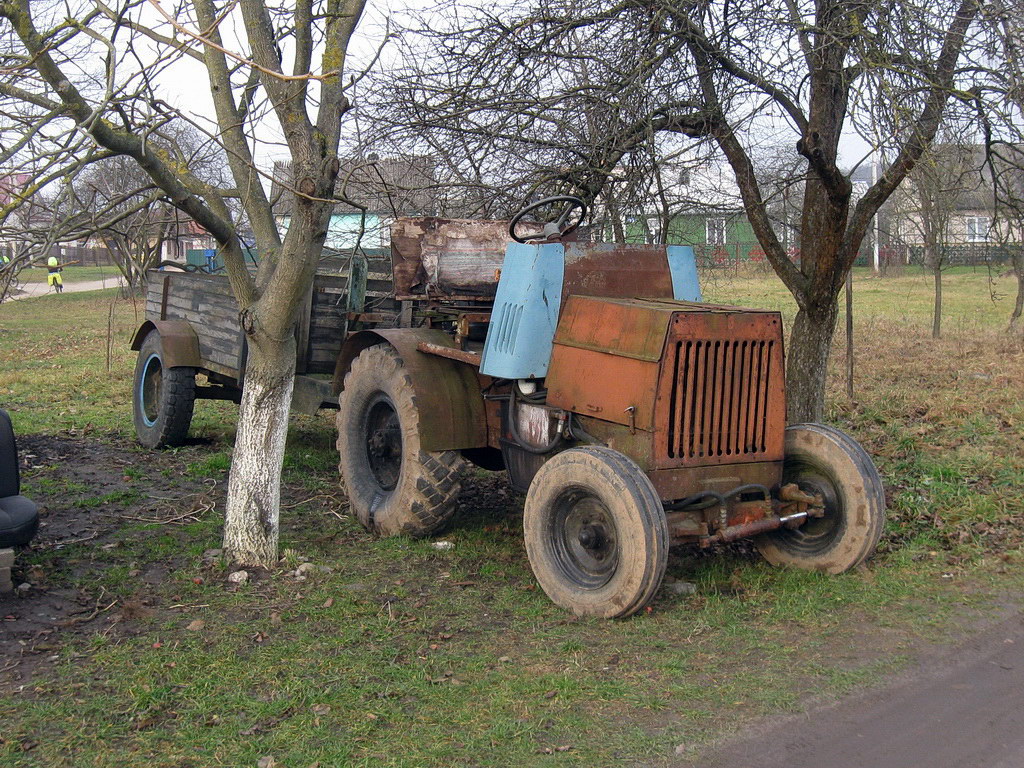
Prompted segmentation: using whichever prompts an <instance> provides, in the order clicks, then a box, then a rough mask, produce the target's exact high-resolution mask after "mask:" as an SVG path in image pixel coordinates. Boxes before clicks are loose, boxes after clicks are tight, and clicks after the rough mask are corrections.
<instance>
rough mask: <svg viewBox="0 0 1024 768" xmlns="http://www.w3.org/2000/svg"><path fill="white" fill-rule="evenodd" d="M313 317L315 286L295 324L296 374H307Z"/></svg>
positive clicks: (310, 288) (306, 298) (308, 292)
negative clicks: (310, 326)
mask: <svg viewBox="0 0 1024 768" xmlns="http://www.w3.org/2000/svg"><path fill="white" fill-rule="evenodd" d="M312 315H313V286H312V285H310V286H309V290H308V291H306V296H305V298H303V300H302V304H301V306H300V307H299V321H298V322H297V323H296V324H295V349H296V350H297V352H296V359H295V372H296V373H298V374H303V373H305V372H306V360H307V359H308V358H309V324H310V320H311V319H312Z"/></svg>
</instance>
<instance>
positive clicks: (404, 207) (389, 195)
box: [271, 154, 437, 216]
mask: <svg viewBox="0 0 1024 768" xmlns="http://www.w3.org/2000/svg"><path fill="white" fill-rule="evenodd" d="M291 182H292V168H291V163H289V162H275V163H274V183H273V185H272V189H271V200H272V201H273V203H274V212H275V213H277V214H279V215H285V216H287V215H288V214H289V213H290V212H291V205H292V196H291V195H290V194H288V190H287V187H289V186H291ZM436 187H437V178H436V173H435V163H434V160H433V158H430V157H425V156H422V155H413V156H409V157H389V158H380V157H377V155H373V154H371V155H368V156H366V157H350V158H345V159H342V161H341V170H340V171H339V172H338V183H337V187H336V189H335V195H336V196H337V197H339V198H344V199H347V200H350V201H352V203H355V205H353V204H348V203H343V202H339V203H338V204H337V205H336V206H335V207H334V211H335V213H356V212H359V211H360V210H361V208H360V206H365V208H366V211H367V213H380V214H384V215H389V216H421V215H433V214H434V213H435V211H434V209H435V207H436Z"/></svg>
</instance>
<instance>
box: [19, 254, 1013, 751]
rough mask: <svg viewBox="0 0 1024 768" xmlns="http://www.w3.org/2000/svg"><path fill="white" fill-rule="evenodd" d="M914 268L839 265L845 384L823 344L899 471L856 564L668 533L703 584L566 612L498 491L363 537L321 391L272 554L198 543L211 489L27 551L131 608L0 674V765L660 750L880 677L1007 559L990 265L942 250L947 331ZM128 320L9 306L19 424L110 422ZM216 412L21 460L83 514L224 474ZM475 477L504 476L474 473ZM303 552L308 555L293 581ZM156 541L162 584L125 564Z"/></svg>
mask: <svg viewBox="0 0 1024 768" xmlns="http://www.w3.org/2000/svg"><path fill="white" fill-rule="evenodd" d="M929 281H930V277H929V276H927V275H922V274H914V273H910V272H908V273H905V274H904V275H903V276H900V277H895V278H885V279H878V278H872V277H870V276H869V275H868V274H866V273H865V272H859V273H858V274H857V280H856V284H855V288H854V296H855V301H856V305H855V321H856V329H855V340H856V343H857V348H856V349H857V361H858V365H857V376H856V379H855V391H856V399H855V400H854V401H852V402H851V401H848V400H847V399H846V397H845V395H843V394H842V392H843V383H844V382H843V380H842V377H841V366H840V365H838V362H839V361H837V364H835V365H834V366H833V370H832V371H831V373H830V379H829V402H828V420H829V421H831V422H832V423H835V424H837V425H838V426H840V427H842V428H844V429H847V430H848V431H850V432H852V433H853V434H854V435H856V436H857V438H858V439H859V440H861V441H862V442H863V444H864V445H865V446H866V447H867V448H868V450H869V451H870V452H871V453H872V455H873V456H874V457H875V460H876V462H877V463H878V465H879V468H880V470H881V471H882V473H883V476H884V478H885V481H886V487H887V491H888V495H889V519H888V523H887V528H886V533H885V537H884V539H883V543H882V546H881V548H880V551H879V553H878V555H877V556H876V557H875V559H874V560H872V561H871V563H870V565H869V567H868V568H865V569H863V570H861V571H858V572H855V573H851V574H846V575H843V576H839V577H831V576H827V575H822V574H818V573H806V572H797V571H780V570H773V569H771V568H769V567H767V566H766V565H764V564H763V563H761V562H760V561H758V560H757V559H756V558H753V557H751V556H749V555H747V554H745V553H744V551H743V550H740V549H734V550H730V551H728V552H726V553H724V554H721V555H717V556H714V557H707V556H703V555H701V554H700V553H695V552H688V551H683V552H681V553H679V554H678V556H676V557H674V559H673V561H672V563H671V564H670V567H669V574H668V575H669V578H670V579H672V580H677V581H685V582H691V583H693V584H695V585H696V589H695V592H694V593H693V594H682V595H676V594H674V593H672V592H671V591H669V590H664V591H663V592H662V593H661V594H660V595H659V597H658V599H657V600H656V602H655V603H654V605H653V606H652V610H651V611H650V612H649V613H647V614H645V615H642V616H639V617H636V618H634V619H632V620H629V621H623V622H598V621H589V620H585V621H577V620H573V619H572V618H571V617H568V616H567V615H566V614H564V613H563V612H561V611H560V610H558V609H556V608H555V607H553V606H552V605H551V604H550V602H549V601H548V600H547V599H546V598H545V596H544V595H543V594H542V593H540V592H539V590H538V589H537V588H536V586H535V582H534V581H533V579H532V576H531V574H530V572H529V568H528V564H527V561H526V557H525V552H524V550H523V545H522V539H521V533H520V530H519V526H520V525H521V523H520V521H519V519H518V517H517V516H516V514H515V508H514V505H513V513H512V514H511V515H510V516H496V513H495V511H494V510H493V509H490V508H489V507H488V506H487V505H483V507H482V508H479V509H477V508H468V509H464V510H463V514H462V515H461V516H460V518H459V520H458V521H457V523H456V524H455V525H454V526H453V528H452V529H451V530H450V531H448V532H447V533H446V534H445V535H444V538H445V539H446V540H448V541H451V542H452V543H453V545H454V546H453V548H452V549H450V550H448V551H438V550H437V549H435V548H433V547H432V546H431V542H430V541H412V540H408V539H402V538H398V539H384V540H374V539H371V538H370V537H368V536H367V535H366V534H365V533H363V532H362V530H361V529H360V528H359V527H358V525H357V524H355V522H354V521H352V520H351V519H350V518H349V517H348V516H347V515H346V514H345V513H344V512H345V511H344V507H343V505H341V503H340V501H338V500H337V493H338V492H337V489H336V478H335V469H334V465H335V462H336V459H335V456H334V449H333V432H332V425H331V420H330V418H329V416H327V415H319V416H317V417H312V418H307V417H296V418H295V420H294V422H293V426H292V430H291V434H290V438H289V446H288V453H287V458H286V462H285V474H284V483H285V486H286V492H287V493H288V494H290V495H289V499H294V501H290V502H289V506H288V508H286V509H285V511H284V513H283V533H282V550H283V554H284V556H285V557H284V561H283V564H282V568H281V569H280V570H279V571H278V572H276V573H274V574H272V575H271V577H270V578H266V579H260V580H255V581H252V582H250V583H248V584H246V585H244V586H242V587H241V588H238V589H229V588H226V587H225V582H224V577H225V575H226V574H225V572H224V571H223V569H222V567H221V566H220V565H219V564H218V563H217V562H215V561H214V562H213V563H212V564H211V563H210V559H209V557H207V558H206V559H204V552H205V551H206V550H208V549H210V548H213V547H216V546H218V541H219V530H220V520H219V514H220V510H219V509H217V510H210V511H200V512H197V513H196V516H195V518H194V519H190V520H189V521H186V522H185V523H184V524H183V525H175V526H168V525H157V524H154V523H146V522H142V521H131V520H126V521H125V523H124V525H123V527H121V528H120V529H119V530H118V531H117V533H116V534H115V538H114V540H113V542H112V544H114V546H111V547H109V548H105V547H106V545H105V547H104V548H101V547H93V546H90V544H89V543H88V542H83V543H78V544H71V545H69V546H68V547H66V548H64V549H62V550H59V551H44V552H35V553H32V554H31V555H30V556H28V560H27V562H26V566H36V567H38V568H39V569H41V570H42V571H43V572H44V573H46V574H47V575H48V578H49V579H50V581H51V582H54V583H56V584H60V585H61V586H63V587H65V588H68V589H81V590H86V591H87V592H88V593H89V594H90V595H93V596H96V597H97V598H99V597H102V601H101V602H102V604H106V603H107V602H109V600H114V599H116V600H118V601H119V604H118V606H117V607H115V608H114V609H112V610H111V612H110V614H111V615H112V614H114V613H115V612H116V611H119V610H121V611H122V612H123V613H122V617H123V618H122V622H124V623H126V624H127V625H128V626H129V627H130V631H128V632H119V631H107V630H106V629H105V628H104V629H99V630H96V631H94V632H91V633H88V634H85V635H83V636H81V637H78V638H77V639H75V640H73V641H71V643H70V645H68V646H65V647H63V648H61V649H59V650H57V651H55V652H54V655H55V656H56V657H57V658H56V660H55V661H54V662H53V663H52V665H51V667H49V668H47V669H46V670H45V671H44V672H42V673H41V674H39V675H38V676H37V677H36V678H35V679H34V681H33V683H32V684H31V685H30V686H29V687H28V688H26V689H24V690H22V691H20V692H16V691H12V692H10V693H9V694H8V695H7V696H5V697H4V698H0V722H3V723H4V727H3V729H0V730H2V733H0V764H3V765H11V766H36V765H45V766H58V765H68V766H71V765H74V766H78V765H96V766H119V767H120V766H143V765H145V766H167V767H168V768H170V767H171V766H175V767H181V766H203V767H204V768H205V767H206V766H254V765H256V764H257V761H258V760H260V759H261V758H263V757H266V756H268V755H272V756H273V757H274V759H275V760H276V764H277V765H279V766H302V767H305V766H309V765H310V764H313V763H315V762H319V763H320V765H321V766H348V765H352V766H364V765H365V766H371V765H372V766H428V765H446V766H447V765H480V766H508V765H540V766H543V765H555V764H557V765H560V766H564V765H579V766H604V765H613V764H614V765H620V764H626V765H651V766H658V765H671V764H673V763H674V761H678V760H679V759H681V758H680V757H679V754H677V747H680V753H681V754H683V755H684V756H687V757H692V756H694V755H695V754H697V751H698V747H699V745H701V744H704V743H706V742H708V741H709V740H712V739H714V738H716V737H717V736H718V735H720V734H722V733H723V732H727V731H731V730H734V728H735V726H736V723H737V722H739V723H743V722H746V721H749V720H750V719H752V718H756V717H758V716H763V715H776V714H778V713H779V712H792V711H799V710H800V709H802V708H803V707H804V706H805V702H806V701H807V700H808V699H809V698H815V697H824V698H826V699H827V698H829V697H833V696H837V695H841V694H843V693H845V692H848V691H850V690H853V689H856V688H859V687H862V686H865V685H870V684H873V683H877V682H879V681H880V680H883V679H884V678H886V677H887V676H889V675H890V674H891V673H892V672H893V671H894V670H896V669H899V668H901V667H903V666H905V665H906V664H908V663H909V662H910V660H912V659H913V658H914V657H915V654H917V653H918V652H919V651H920V648H921V646H922V644H927V643H930V642H939V641H945V640H948V639H949V638H951V637H955V636H957V635H958V634H959V633H961V632H963V631H965V628H966V629H967V630H969V628H970V627H971V626H972V625H973V624H974V623H984V622H985V621H990V620H992V619H993V617H995V616H997V615H998V611H999V610H1000V607H1001V606H1002V605H1003V604H1004V603H1005V602H1006V601H1007V600H1009V601H1010V602H1015V598H1012V597H1009V598H1008V597H1007V595H1008V594H1011V595H1012V594H1013V593H1015V592H1019V590H1020V588H1021V587H1022V586H1024V583H1022V582H1024V579H1022V577H1021V575H1020V572H1021V568H1020V564H1021V562H1022V558H1021V555H1020V553H1019V548H1020V545H1021V530H1024V527H1022V522H1024V520H1022V517H1024V456H1022V452H1021V451H1020V446H1021V444H1022V439H1024V401H1022V400H1021V398H1020V382H1021V381H1024V348H1022V345H1021V340H1020V339H1019V338H1018V339H1014V338H1009V337H1007V336H1005V335H1004V334H1003V333H1002V332H1001V329H1002V327H1003V325H1004V323H1005V320H1006V317H1007V316H1008V314H1009V302H1010V298H1011V297H1010V285H1009V281H1008V280H1001V279H998V278H996V279H995V280H994V281H992V282H991V283H990V282H989V277H988V275H986V274H984V273H972V272H970V271H966V270H959V271H952V272H950V273H949V274H947V275H946V301H947V308H948V310H949V313H950V314H949V316H948V317H947V322H946V329H947V338H944V339H941V340H938V341H936V340H932V339H931V338H930V336H929V331H930V315H929V312H930V308H929V305H928V297H929V295H930V294H929V291H930V289H931V285H930V282H929ZM706 293H707V295H708V298H709V299H711V300H716V301H729V302H734V303H739V304H746V305H758V306H771V307H777V308H779V309H781V310H782V311H783V312H784V314H785V316H786V317H787V319H791V318H792V312H793V310H792V303H791V301H790V300H789V298H788V295H787V294H786V293H785V292H784V290H782V289H781V288H780V287H779V285H778V284H777V282H776V281H774V280H766V279H759V278H756V277H742V278H735V277H732V278H730V277H728V276H721V275H720V276H718V279H717V280H716V281H714V282H713V283H710V284H709V286H708V288H707V289H706ZM993 293H994V295H995V296H996V298H995V299H994V300H993V298H992V296H993ZM58 302H59V307H58ZM111 312H112V315H111ZM109 317H112V318H113V320H112V324H111V326H110V327H111V336H110V340H111V341H112V342H113V343H112V345H111V353H110V365H109V370H108V367H107V352H106V350H107V346H108V345H107V342H108V318H109ZM137 322H139V318H138V316H137V314H136V309H135V308H134V307H133V306H132V305H131V304H130V303H126V302H124V301H123V300H117V299H115V297H114V295H113V292H99V293H92V294H66V295H64V296H61V297H55V296H48V297H43V298H39V299H31V300H24V301H20V302H16V303H14V304H11V305H5V306H4V307H3V308H2V310H0V403H2V404H3V405H5V406H6V407H9V408H11V410H12V415H13V416H14V419H15V427H16V429H17V430H18V431H19V433H21V434H62V435H66V434H69V433H70V434H73V435H76V436H85V437H88V438H92V439H95V440H97V441H105V442H115V443H116V442H117V441H119V440H123V439H127V438H129V437H130V432H131V415H130V410H131V404H130V398H129V393H130V382H131V376H132V368H133V366H134V354H133V353H132V352H131V351H130V350H128V349H127V346H128V340H129V339H130V336H131V333H132V331H133V330H134V327H135V326H136V323H137ZM840 326H842V322H841V323H840ZM842 345H843V339H842V334H841V333H840V336H839V337H837V340H836V348H837V349H842ZM234 413H235V410H234V406H231V405H227V404H223V403H209V402H201V403H199V404H197V408H196V421H195V423H194V429H193V433H194V434H198V435H199V436H200V437H201V438H202V440H201V441H199V442H197V443H196V444H193V445H189V446H186V447H184V448H182V449H179V450H178V451H175V452H166V453H163V454H157V455H155V456H154V455H152V454H147V455H145V456H143V455H142V454H141V453H140V454H139V461H138V462H136V463H135V464H134V465H129V466H128V467H127V468H126V469H125V473H124V478H125V483H126V488H125V489H121V490H120V491H118V492H116V493H115V492H114V491H99V490H93V489H90V488H89V487H87V486H86V485H83V484H82V483H80V482H70V481H69V480H68V479H67V478H66V477H64V476H63V473H61V472H60V471H59V470H57V469H54V470H48V469H41V470H37V471H35V472H34V473H32V474H31V475H30V476H27V477H26V484H27V486H28V488H27V490H26V492H27V493H32V492H34V491H35V492H46V493H52V494H58V493H59V494H61V495H64V496H67V498H68V503H69V504H72V505H74V506H75V507H76V508H79V509H81V511H82V514H86V513H88V512H89V511H90V510H104V509H118V508H123V507H125V506H130V505H132V504H133V503H135V502H136V501H137V500H138V498H139V497H144V498H148V497H149V495H150V493H153V494H154V495H166V494H164V493H163V492H160V493H157V492H155V491H152V488H153V484H154V483H156V482H158V481H159V482H164V483H167V484H169V485H171V484H174V483H175V482H182V483H184V482H185V481H186V480H187V481H188V482H189V483H192V484H193V485H192V486H190V487H192V488H194V487H199V488H203V487H210V486H211V484H214V483H219V484H220V486H219V487H222V484H223V479H224V477H225V475H226V472H227V469H228V467H229V465H230V445H231V440H232V438H233V424H232V419H233V416H234ZM143 458H145V459H146V460H147V461H151V462H152V463H149V464H146V463H143ZM154 470H156V472H155V475H156V476H154ZM473 482H475V483H477V484H478V487H479V488H480V489H482V490H483V491H485V492H493V491H494V489H495V488H496V487H497V486H496V485H495V484H494V483H493V480H492V478H490V477H489V476H488V475H487V474H486V473H481V474H479V475H478V476H476V477H475V479H474V480H473ZM204 484H205V485H204ZM472 498H477V497H472ZM186 503H191V502H187V501H186V500H183V501H181V502H180V503H178V505H177V506H178V507H179V508H181V507H182V506H183V505H185V504H186ZM118 505H121V507H118ZM203 509H206V508H205V507H204V508H203ZM335 513H337V514H335ZM302 558H308V559H309V560H310V561H312V562H313V563H314V564H315V565H316V566H318V568H317V569H314V571H313V572H312V573H310V574H309V575H307V576H306V577H304V578H303V579H302V580H300V579H297V578H296V577H295V576H294V575H293V571H294V568H295V567H296V566H297V564H298V563H300V562H302ZM168 564H169V565H170V566H171V567H170V568H169V569H167V574H166V578H165V579H163V580H162V581H159V582H158V583H153V584H149V583H148V582H146V581H144V580H142V576H144V575H145V574H146V573H148V572H149V571H150V570H151V569H154V568H160V567H165V566H167V565H168ZM86 566H90V567H91V568H92V570H90V568H87V567H86ZM320 567H324V568H327V569H329V570H321V569H320ZM127 606H130V607H131V611H128V607H127ZM124 612H128V613H130V617H128V618H124ZM197 621H198V622H201V624H200V625H196V624H195V622H197ZM105 626H106V625H104V627H105ZM190 627H191V629H190ZM26 745H28V746H29V749H28V750H27V751H26V749H25V746H26ZM33 745H34V746H33ZM560 750H561V751H560Z"/></svg>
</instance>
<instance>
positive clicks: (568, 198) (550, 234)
mask: <svg viewBox="0 0 1024 768" xmlns="http://www.w3.org/2000/svg"><path fill="white" fill-rule="evenodd" d="M555 203H565V208H563V209H562V213H561V214H560V215H559V217H558V218H557V219H555V220H554V221H550V222H548V223H547V224H545V225H544V228H543V229H542V230H541V233H540V235H533V236H531V237H528V238H527V237H519V235H517V234H516V225H518V224H519V222H520V221H522V220H523V217H525V216H526V215H527V214H528V213H532V212H533V211H535V210H537V209H538V208H543V207H545V206H548V205H554V204H555ZM577 208H579V209H580V217H579V218H578V219H576V221H575V222H573V223H571V224H570V223H569V214H571V213H572V212H573V211H574V210H576V209H577ZM586 215H587V204H586V203H584V202H583V201H582V200H580V199H579V198H578V197H573V196H572V195H555V196H554V197H545V198H544V199H543V200H538V201H537V202H536V203H532V204H531V205H528V206H526V207H525V208H523V210H521V211H520V212H519V213H517V214H516V215H515V216H513V217H512V221H510V222H509V223H508V234H509V237H511V238H512V239H513V240H515V241H516V242H517V243H525V242H526V241H527V240H528V239H529V240H554V239H558V238H560V237H565V236H566V235H568V234H569V233H570V232H572V231H574V230H575V229H576V227H578V226H579V225H580V224H581V223H582V222H583V219H584V218H585V217H586Z"/></svg>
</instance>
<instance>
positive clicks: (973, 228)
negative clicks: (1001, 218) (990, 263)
mask: <svg viewBox="0 0 1024 768" xmlns="http://www.w3.org/2000/svg"><path fill="white" fill-rule="evenodd" d="M989 222H990V220H989V217H988V216H968V217H967V242H969V243H986V242H988V230H989Z"/></svg>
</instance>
